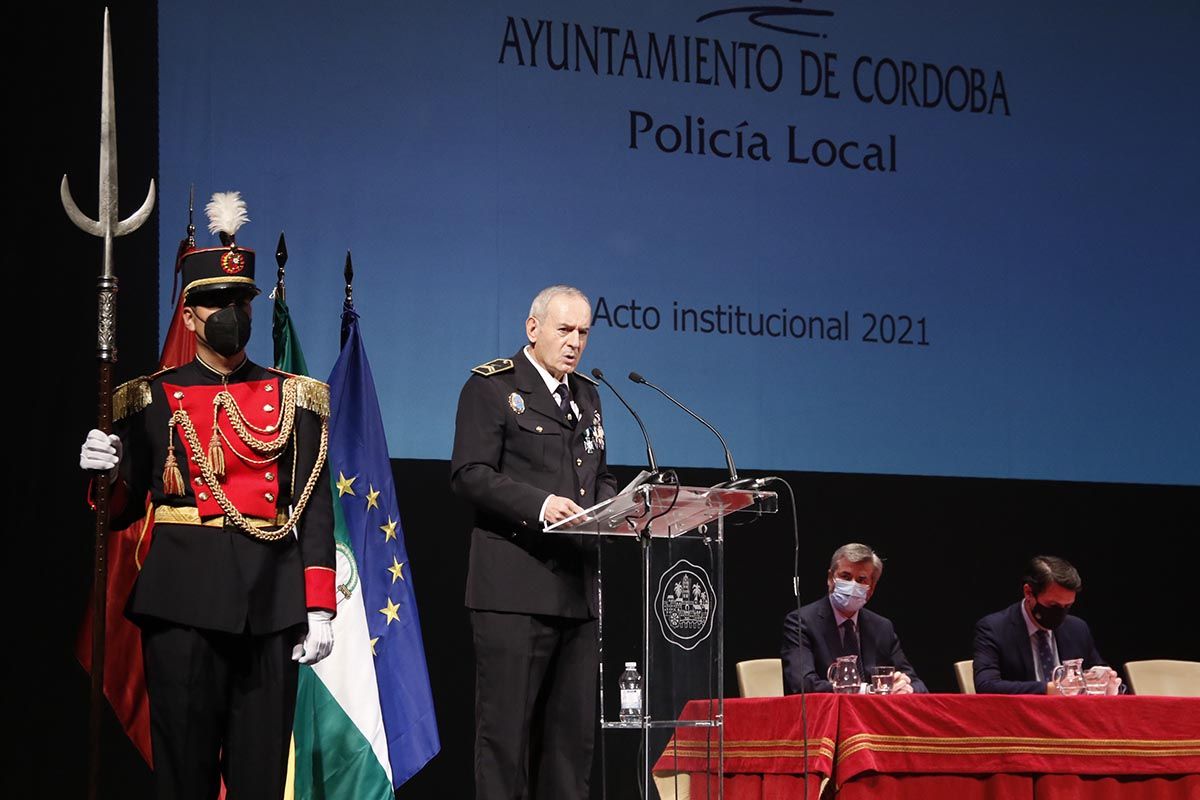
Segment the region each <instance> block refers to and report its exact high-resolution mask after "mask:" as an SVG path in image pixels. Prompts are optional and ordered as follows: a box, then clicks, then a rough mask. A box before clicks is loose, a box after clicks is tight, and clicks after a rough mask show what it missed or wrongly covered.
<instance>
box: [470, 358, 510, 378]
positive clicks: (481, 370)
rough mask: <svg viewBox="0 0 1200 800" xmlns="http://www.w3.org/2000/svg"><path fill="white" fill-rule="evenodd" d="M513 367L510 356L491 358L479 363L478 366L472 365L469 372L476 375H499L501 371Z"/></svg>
mask: <svg viewBox="0 0 1200 800" xmlns="http://www.w3.org/2000/svg"><path fill="white" fill-rule="evenodd" d="M512 368H513V360H512V359H511V358H493V359H492V360H491V361H489V362H487V363H486V364H480V365H479V366H478V367H472V368H471V372H474V373H475V374H476V375H482V376H483V377H485V378H489V377H491V376H492V375H499V374H500V373H501V372H508V371H509V370H510V369H512Z"/></svg>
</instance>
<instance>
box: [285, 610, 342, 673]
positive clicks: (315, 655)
mask: <svg viewBox="0 0 1200 800" xmlns="http://www.w3.org/2000/svg"><path fill="white" fill-rule="evenodd" d="M332 619H333V614H330V613H329V612H328V611H310V612H308V633H306V634H304V638H302V639H301V640H300V641H299V643H297V645H296V646H295V647H293V648H292V661H299V662H300V663H301V664H315V663H317V662H318V661H320V660H321V659H322V658H324V657H325V656H327V655H329V653H330V652H331V651H332V650H333V622H331V621H330V620H332Z"/></svg>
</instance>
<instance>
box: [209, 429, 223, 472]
mask: <svg viewBox="0 0 1200 800" xmlns="http://www.w3.org/2000/svg"><path fill="white" fill-rule="evenodd" d="M208 464H209V466H210V467H212V471H213V474H214V475H216V476H217V480H219V481H223V480H225V451H224V450H223V449H222V448H221V434H220V431H219V429H218V428H217V426H216V425H213V435H212V438H211V439H209V440H208Z"/></svg>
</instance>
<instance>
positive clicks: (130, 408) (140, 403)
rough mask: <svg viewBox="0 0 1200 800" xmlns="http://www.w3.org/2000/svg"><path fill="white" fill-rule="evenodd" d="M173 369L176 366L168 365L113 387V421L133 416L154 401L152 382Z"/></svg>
mask: <svg viewBox="0 0 1200 800" xmlns="http://www.w3.org/2000/svg"><path fill="white" fill-rule="evenodd" d="M172 369H174V368H173V367H168V368H167V369H160V370H159V371H158V372H155V373H152V374H150V375H142V376H141V377H138V378H134V379H133V380H131V381H126V382H125V383H122V384H121V385H120V386H118V387H117V388H116V389H113V398H112V403H113V408H112V414H113V421H114V422H115V421H117V420H122V419H125V418H126V417H131V416H133V415H134V414H136V413H138V412H139V411H142V410H144V409H145V408H146V406H148V405H150V403H152V402H153V401H154V395H153V394H152V393H151V392H150V384H151V383H153V382H154V379H155V378H157V377H158V376H159V375H163V374H165V373H167V372H170V371H171V370H172Z"/></svg>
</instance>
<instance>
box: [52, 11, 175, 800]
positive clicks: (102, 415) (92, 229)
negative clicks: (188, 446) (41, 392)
mask: <svg viewBox="0 0 1200 800" xmlns="http://www.w3.org/2000/svg"><path fill="white" fill-rule="evenodd" d="M59 196H60V197H61V199H62V204H63V210H64V211H66V213H67V216H68V217H69V218H70V220H71V221H72V222H73V223H75V225H76V226H78V227H79V228H80V229H81V230H83V231H84V232H85V233H88V234H90V235H92V236H96V237H99V238H103V239H104V266H103V268H102V271H101V273H100V278H99V280H98V281H97V290H98V314H97V325H96V358H97V361H98V362H99V374H98V376H97V384H98V387H97V389H98V392H99V402H98V409H97V422H96V427H97V428H99V429H100V430H101V431H103V432H105V433H112V365H113V364H115V363H116V361H117V344H116V342H117V304H116V297H117V276H116V274H115V272H114V269H113V240H114V239H115V238H116V237H118V236H124V235H126V234H128V233H132V232H133V231H135V230H137V229H138V228H140V227H141V226H142V224H143V223H144V222H145V221H146V219H147V218H148V217H149V216H150V212H151V211H152V210H153V209H154V198H155V194H154V181H153V179H152V180H151V181H150V190H149V192H147V194H146V199H145V201H144V202H143V203H142V207H141V208H139V209H138V210H137V211H136V212H134V213H133V214H132V215H131V216H129V217H128V218H127V219H124V220H121V219H119V209H118V203H117V109H116V101H115V98H114V93H113V70H112V47H111V37H110V35H109V26H108V9H105V10H104V55H103V58H102V66H101V75H100V199H99V207H98V213H97V215H96V216H97V219H91V218H90V217H88V216H86V215H85V214H84V213H83V212H82V211H80V210H79V206H77V205H76V204H75V199H74V198H73V197H72V196H71V187H70V184H69V183H68V182H67V176H66V175H63V179H62V184H61V185H60V186H59ZM93 487H94V490H93V500H94V502H95V508H96V532H95V550H94V556H93V583H92V676H91V677H92V684H91V693H90V708H89V713H88V797H89V798H91V799H92V800H94V799H95V798H96V797H97V796H98V793H99V786H100V721H101V716H102V715H101V709H102V706H103V703H104V636H105V627H106V622H107V612H108V608H107V605H108V604H107V598H108V593H107V588H108V561H107V551H108V530H109V488H110V487H109V482H108V479H107V476H106V475H99V476H98V477H97V480H95V481H93Z"/></svg>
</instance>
